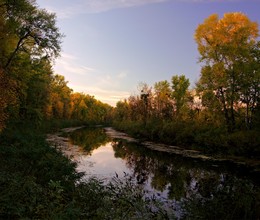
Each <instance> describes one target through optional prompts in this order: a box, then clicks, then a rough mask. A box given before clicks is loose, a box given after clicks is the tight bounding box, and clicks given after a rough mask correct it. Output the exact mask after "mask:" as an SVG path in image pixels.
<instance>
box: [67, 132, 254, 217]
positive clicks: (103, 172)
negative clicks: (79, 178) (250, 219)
mask: <svg viewBox="0 0 260 220" xmlns="http://www.w3.org/2000/svg"><path fill="white" fill-rule="evenodd" d="M69 138H70V142H71V143H72V144H73V145H77V146H78V148H79V150H80V153H79V154H78V155H76V156H75V158H74V160H76V161H77V163H78V168H77V169H78V171H83V172H85V173H86V174H85V178H89V177H91V176H96V177H98V178H101V179H103V180H106V181H109V180H110V179H111V178H112V177H114V176H115V175H118V176H119V177H123V176H124V175H125V174H128V175H130V176H132V177H133V178H134V180H135V181H136V183H137V184H139V185H142V186H143V187H144V189H145V190H146V191H149V192H148V193H150V194H154V195H156V196H157V197H161V198H166V199H168V200H171V201H175V202H177V201H179V202H181V201H184V200H186V201H188V200H189V201H191V202H190V203H189V204H192V205H191V208H192V206H193V205H194V206H195V207H193V209H195V210H196V206H197V203H198V202H201V201H202V200H203V199H204V200H203V201H207V202H208V204H209V203H213V205H214V204H215V205H216V206H217V208H218V209H219V210H218V211H219V212H225V211H226V212H229V209H230V210H231V209H232V212H233V211H234V210H233V209H234V207H236V208H237V209H238V211H241V210H242V209H243V208H244V209H245V211H243V213H242V214H241V215H243V216H245V217H247V216H249V215H250V213H251V216H252V212H255V209H256V208H258V205H256V206H254V205H252V204H251V203H255V200H257V201H258V202H259V200H258V198H259V197H258V196H259V185H258V183H257V182H256V181H252V180H250V178H249V176H248V175H247V173H246V172H245V171H243V170H241V169H239V168H238V167H231V166H230V164H229V165H228V164H226V165H225V164H212V163H206V162H201V161H196V160H192V159H187V158H182V157H180V156H176V155H171V154H167V153H163V152H156V151H152V150H149V149H146V148H144V147H143V146H140V145H138V144H136V143H128V142H127V141H125V140H122V139H112V138H111V137H109V136H107V135H106V133H105V131H104V129H103V128H84V129H80V130H76V131H74V132H72V133H70V134H69ZM236 200H237V201H240V203H238V204H235V201H236ZM192 202H193V203H194V204H193V203H192ZM218 203H220V204H218ZM233 203H234V204H233ZM220 206H223V207H220ZM213 209H214V207H213ZM220 209H221V210H220ZM222 209H223V210H222ZM209 211H210V210H209ZM241 212H242V211H241ZM244 212H246V214H244ZM248 213H249V214H248ZM254 215H257V214H254Z"/></svg>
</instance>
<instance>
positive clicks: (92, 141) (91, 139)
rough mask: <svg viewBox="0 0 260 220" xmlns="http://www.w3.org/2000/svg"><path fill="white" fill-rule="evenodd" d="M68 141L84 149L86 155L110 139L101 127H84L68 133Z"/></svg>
mask: <svg viewBox="0 0 260 220" xmlns="http://www.w3.org/2000/svg"><path fill="white" fill-rule="evenodd" d="M69 138H70V142H71V143H72V144H74V145H77V146H80V147H81V148H83V149H84V152H85V153H86V154H87V155H91V154H92V152H93V150H95V149H97V148H99V147H100V146H101V145H105V144H106V143H107V142H109V141H110V138H109V137H108V136H107V135H106V133H105V131H104V130H103V129H102V128H84V129H79V130H76V131H74V132H72V133H70V134H69Z"/></svg>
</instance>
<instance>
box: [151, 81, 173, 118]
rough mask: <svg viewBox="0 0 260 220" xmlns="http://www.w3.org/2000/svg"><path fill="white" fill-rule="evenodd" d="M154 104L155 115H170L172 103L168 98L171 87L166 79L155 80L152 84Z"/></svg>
mask: <svg viewBox="0 0 260 220" xmlns="http://www.w3.org/2000/svg"><path fill="white" fill-rule="evenodd" d="M154 92H155V97H154V106H155V110H156V116H158V117H162V118H169V117H170V116H171V112H172V111H173V109H172V103H171V100H170V96H171V93H172V91H171V88H170V83H169V82H168V81H167V80H164V81H160V82H156V83H155V84H154Z"/></svg>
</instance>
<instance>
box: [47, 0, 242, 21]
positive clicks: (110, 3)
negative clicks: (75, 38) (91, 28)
mask: <svg viewBox="0 0 260 220" xmlns="http://www.w3.org/2000/svg"><path fill="white" fill-rule="evenodd" d="M227 1H228V2H238V1H246V0H74V1H71V2H70V3H69V4H64V5H59V6H56V7H55V6H54V3H55V1H53V3H52V2H51V3H49V4H50V6H49V7H46V9H47V10H48V11H51V12H54V13H56V14H57V15H58V17H59V18H70V17H73V16H74V15H79V14H91V13H100V12H105V11H109V10H113V9H119V8H129V7H137V6H142V5H147V4H155V3H162V2H190V3H212V2H227ZM52 4H53V5H52Z"/></svg>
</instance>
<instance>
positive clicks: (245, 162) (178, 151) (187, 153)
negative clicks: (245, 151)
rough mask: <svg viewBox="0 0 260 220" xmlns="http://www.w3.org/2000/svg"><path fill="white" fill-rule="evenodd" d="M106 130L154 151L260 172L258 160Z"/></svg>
mask: <svg viewBox="0 0 260 220" xmlns="http://www.w3.org/2000/svg"><path fill="white" fill-rule="evenodd" d="M105 131H106V133H107V134H108V135H109V136H110V137H112V138H119V139H124V140H127V141H129V142H137V143H139V144H141V145H142V146H144V147H146V148H148V149H151V150H154V151H160V152H166V153H170V154H175V155H180V156H182V157H186V158H192V159H197V160H201V161H209V162H214V163H227V164H231V165H235V166H238V167H243V168H245V169H247V170H249V171H250V172H251V173H255V174H257V175H259V174H260V161H258V160H250V159H247V158H242V157H235V156H232V157H225V158H224V157H222V158H221V157H218V156H212V155H205V154H203V153H202V152H200V151H198V150H188V149H184V148H181V147H177V146H171V145H166V144H160V143H154V142H150V141H139V140H138V139H135V138H132V137H130V136H129V135H127V134H126V133H123V132H119V131H117V130H115V129H113V128H112V127H106V128H105Z"/></svg>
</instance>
